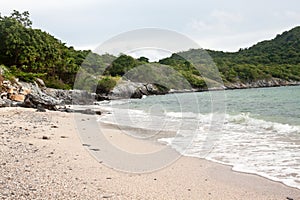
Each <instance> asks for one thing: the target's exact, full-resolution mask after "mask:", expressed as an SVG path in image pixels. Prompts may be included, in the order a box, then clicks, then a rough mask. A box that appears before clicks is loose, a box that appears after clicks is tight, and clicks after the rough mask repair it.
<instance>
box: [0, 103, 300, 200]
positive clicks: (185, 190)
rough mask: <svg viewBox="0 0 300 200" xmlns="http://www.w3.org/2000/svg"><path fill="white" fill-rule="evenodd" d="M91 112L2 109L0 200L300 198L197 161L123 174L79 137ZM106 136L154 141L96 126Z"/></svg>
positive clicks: (143, 146)
mask: <svg viewBox="0 0 300 200" xmlns="http://www.w3.org/2000/svg"><path fill="white" fill-rule="evenodd" d="M74 115H77V117H79V118H80V117H82V119H83V120H82V122H81V123H82V126H84V124H85V123H88V121H89V120H88V119H89V118H90V117H91V116H88V115H84V114H79V113H77V114H70V113H62V112H51V111H47V112H45V113H44V112H36V111H35V110H34V109H24V108H3V109H2V108H1V109H0V127H1V128H0V154H1V155H0V198H1V199H197V200H198V199H204V200H206V199H224V200H226V199H228V200H231V199H249V200H250V199H251V200H252V199H256V200H259V199H264V200H265V199H269V200H271V199H274V200H284V199H294V200H297V199H300V190H298V189H294V188H290V187H287V186H285V185H283V184H281V183H277V182H273V181H270V180H268V179H265V178H262V177H259V176H256V175H251V174H245V173H238V172H234V171H232V170H231V168H230V166H224V165H220V164H217V163H213V162H209V161H207V160H203V159H197V158H190V157H180V158H179V159H178V160H177V161H176V162H174V163H173V164H172V165H170V166H167V167H165V168H163V169H160V170H157V171H155V172H152V173H125V172H120V171H116V170H114V169H111V168H109V167H107V166H105V165H104V164H103V163H99V161H98V160H96V159H95V158H94V157H93V156H91V155H90V152H89V151H88V150H87V149H86V146H85V145H83V144H82V142H81V140H80V137H79V136H78V133H77V132H78V126H76V125H75V121H74ZM101 130H102V131H103V133H105V135H106V136H107V138H110V139H109V141H111V142H113V143H117V144H118V146H121V147H122V148H125V149H127V150H128V151H136V149H135V148H137V149H139V150H140V151H141V152H148V151H151V150H153V149H156V148H161V146H160V145H157V144H155V143H151V142H146V141H144V140H138V139H134V138H130V137H129V136H127V135H124V134H122V132H121V131H120V130H119V129H118V128H116V127H113V126H103V125H102V126H101Z"/></svg>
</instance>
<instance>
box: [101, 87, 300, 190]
mask: <svg viewBox="0 0 300 200" xmlns="http://www.w3.org/2000/svg"><path fill="white" fill-rule="evenodd" d="M102 106H104V107H106V108H108V109H110V110H111V112H112V114H111V115H106V116H104V117H102V118H101V119H100V120H101V121H103V122H106V123H115V124H120V125H126V126H132V127H138V128H141V129H151V130H157V131H161V130H172V131H175V132H176V133H177V135H176V136H175V137H165V138H160V139H159V141H160V142H162V143H165V144H167V145H170V146H171V147H172V148H174V149H176V150H177V151H178V152H180V153H181V154H183V155H185V156H193V157H199V158H205V159H208V160H211V161H214V162H219V163H222V164H227V165H232V166H233V170H236V171H242V172H248V173H254V174H258V175H261V176H264V177H266V178H269V179H272V180H275V181H280V182H283V183H284V184H286V185H289V186H292V187H297V188H299V189H300V86H293V87H279V88H258V89H245V90H227V91H213V92H201V93H181V94H169V95H164V96H149V97H146V98H143V99H134V100H133V99H132V100H121V101H113V102H104V103H103V104H102Z"/></svg>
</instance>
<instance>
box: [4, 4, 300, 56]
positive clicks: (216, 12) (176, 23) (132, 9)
mask: <svg viewBox="0 0 300 200" xmlns="http://www.w3.org/2000/svg"><path fill="white" fill-rule="evenodd" d="M13 10H18V11H29V12H30V17H31V20H32V21H33V27H34V28H39V29H42V30H44V31H46V32H48V33H50V34H52V35H54V36H55V37H57V38H59V39H60V40H61V41H62V42H64V43H66V44H67V45H68V46H74V47H75V49H91V50H94V49H95V48H96V47H98V46H99V45H100V44H102V43H103V42H105V41H107V40H109V39H110V38H112V37H114V36H116V35H118V34H120V33H124V32H127V31H131V30H135V29H141V28H149V27H153V28H159V29H167V30H172V31H176V32H178V33H180V34H183V35H185V36H187V37H189V38H190V39H192V40H193V41H195V42H196V43H197V44H199V46H201V47H202V48H205V49H213V50H223V51H238V50H239V49H240V48H246V47H250V46H252V45H253V44H255V43H257V42H259V41H262V40H266V39H272V38H274V37H275V36H276V35H277V34H280V33H282V32H283V31H286V30H290V29H291V28H293V27H295V26H298V25H300V1H299V0H285V1H282V0H226V1H225V0H184V1H182V0H178V1H176V0H123V1H122V0H119V1H117V0H84V1H81V0H80V1H79V0H78V1H76V0H72V1H71V0H52V1H41V0H26V1H21V0H0V12H1V15H2V16H3V15H8V14H10V13H11V12H12V11H13Z"/></svg>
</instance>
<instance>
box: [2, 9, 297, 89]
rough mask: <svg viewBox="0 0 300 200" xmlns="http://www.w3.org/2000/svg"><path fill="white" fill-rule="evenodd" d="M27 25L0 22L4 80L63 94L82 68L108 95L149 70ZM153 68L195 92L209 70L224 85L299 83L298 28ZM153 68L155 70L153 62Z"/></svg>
mask: <svg viewBox="0 0 300 200" xmlns="http://www.w3.org/2000/svg"><path fill="white" fill-rule="evenodd" d="M31 25H32V22H31V21H30V18H29V13H28V12H23V13H20V12H18V11H14V12H13V13H12V14H11V15H10V16H0V41H1V43H0V65H1V68H2V69H4V71H5V73H4V76H5V78H8V79H10V78H13V77H17V78H20V79H21V80H24V81H32V80H34V79H35V78H37V77H39V78H41V79H43V80H44V81H45V83H46V85H47V86H48V87H54V88H63V89H69V88H72V86H73V84H74V80H75V77H76V73H77V72H78V70H79V69H80V67H81V66H83V71H84V73H86V74H91V75H93V76H94V77H97V79H99V87H100V88H99V87H98V91H100V92H101V91H102V92H103V91H105V92H109V90H110V89H112V87H113V86H114V85H115V84H116V81H117V80H119V79H120V77H122V76H123V75H124V74H125V73H126V72H128V71H129V70H131V69H133V68H135V67H137V66H140V65H144V64H147V65H149V64H151V63H149V61H148V59H147V58H145V57H141V58H139V59H135V58H132V57H131V56H128V55H119V56H118V57H115V56H112V55H109V54H105V55H97V54H95V53H92V52H91V51H90V50H85V51H78V50H75V49H74V48H73V47H68V46H66V44H65V43H63V42H62V41H60V40H58V39H56V38H55V37H53V36H52V35H50V34H49V33H46V32H44V31H42V30H39V29H34V28H32V26H31ZM207 55H210V57H208V56H207ZM158 63H159V64H162V65H167V66H170V67H171V68H173V69H174V70H176V71H178V72H179V74H181V75H182V76H183V77H184V78H185V79H186V80H187V81H188V82H189V83H190V84H191V86H192V87H193V88H200V89H203V88H205V87H206V82H205V81H207V79H209V80H216V79H217V78H218V77H217V76H218V74H216V73H215V71H214V70H215V68H213V65H214V64H216V66H217V67H218V69H219V72H220V75H221V78H222V80H223V82H224V83H225V85H226V84H230V83H249V82H254V81H258V80H268V79H272V78H279V79H282V80H286V81H300V27H296V28H294V29H292V30H290V31H287V32H284V33H283V34H281V35H277V36H276V37H275V38H274V39H273V40H269V41H263V42H260V43H258V44H256V45H254V46H252V47H250V48H247V49H240V50H239V51H238V52H234V53H228V52H222V51H213V50H203V49H191V50H189V51H186V52H179V53H176V54H173V55H172V56H171V57H169V58H164V59H161V60H160V61H159V62H158ZM154 64H155V66H157V62H156V63H154ZM2 71H3V70H2ZM203 74H204V76H205V77H206V79H205V78H203ZM0 78H1V77H0ZM162 78H164V77H161V79H162ZM175 89H176V88H175Z"/></svg>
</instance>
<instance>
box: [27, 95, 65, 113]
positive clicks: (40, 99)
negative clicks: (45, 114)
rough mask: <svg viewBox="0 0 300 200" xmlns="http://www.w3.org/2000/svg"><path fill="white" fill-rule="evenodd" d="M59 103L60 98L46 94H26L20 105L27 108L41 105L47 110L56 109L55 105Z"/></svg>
mask: <svg viewBox="0 0 300 200" xmlns="http://www.w3.org/2000/svg"><path fill="white" fill-rule="evenodd" d="M59 104H61V100H57V99H54V98H53V97H50V96H47V95H33V94H28V95H26V97H25V100H24V103H23V104H22V105H21V106H23V107H27V108H37V107H42V108H44V109H47V110H57V109H56V106H57V105H59ZM38 105H39V106H38Z"/></svg>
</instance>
